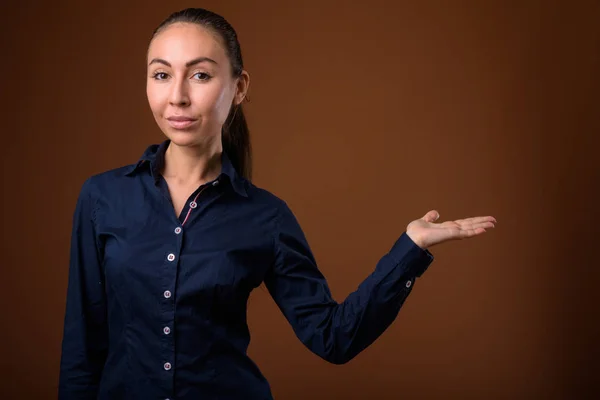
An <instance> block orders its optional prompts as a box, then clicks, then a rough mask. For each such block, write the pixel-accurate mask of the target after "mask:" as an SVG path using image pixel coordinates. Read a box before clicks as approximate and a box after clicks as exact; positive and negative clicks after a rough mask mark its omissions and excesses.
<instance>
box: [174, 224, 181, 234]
mask: <svg viewBox="0 0 600 400" xmlns="http://www.w3.org/2000/svg"><path fill="white" fill-rule="evenodd" d="M180 233H181V227H179V226H178V227H177V228H175V234H176V235H179V234H180Z"/></svg>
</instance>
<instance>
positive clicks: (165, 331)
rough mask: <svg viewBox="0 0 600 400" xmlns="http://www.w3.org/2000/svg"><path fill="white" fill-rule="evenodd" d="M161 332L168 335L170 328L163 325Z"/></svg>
mask: <svg viewBox="0 0 600 400" xmlns="http://www.w3.org/2000/svg"><path fill="white" fill-rule="evenodd" d="M163 332H164V333H165V335H168V334H169V333H171V328H169V327H168V326H165V327H164V328H163Z"/></svg>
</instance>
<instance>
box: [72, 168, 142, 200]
mask: <svg viewBox="0 0 600 400" xmlns="http://www.w3.org/2000/svg"><path fill="white" fill-rule="evenodd" d="M138 166H139V163H134V164H129V165H122V166H119V167H114V168H110V169H106V170H102V171H99V172H95V173H92V174H91V175H88V176H87V177H86V178H85V180H84V182H83V187H82V191H87V192H91V193H93V192H96V193H103V192H110V191H114V190H117V189H120V188H121V187H127V186H129V185H131V183H132V178H133V175H132V172H133V171H134V170H135V169H136V168H137V167H138Z"/></svg>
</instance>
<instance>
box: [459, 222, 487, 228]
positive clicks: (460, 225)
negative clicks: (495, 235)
mask: <svg viewBox="0 0 600 400" xmlns="http://www.w3.org/2000/svg"><path fill="white" fill-rule="evenodd" d="M459 227H460V229H462V230H467V229H477V228H495V227H496V224H494V223H493V222H491V221H490V222H479V223H474V224H469V223H464V224H459Z"/></svg>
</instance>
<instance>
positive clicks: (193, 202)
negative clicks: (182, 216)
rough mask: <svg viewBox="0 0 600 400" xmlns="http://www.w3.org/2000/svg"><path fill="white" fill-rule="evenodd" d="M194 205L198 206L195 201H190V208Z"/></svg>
mask: <svg viewBox="0 0 600 400" xmlns="http://www.w3.org/2000/svg"><path fill="white" fill-rule="evenodd" d="M196 207H198V203H196V202H195V201H192V202H191V203H190V208H196Z"/></svg>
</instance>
